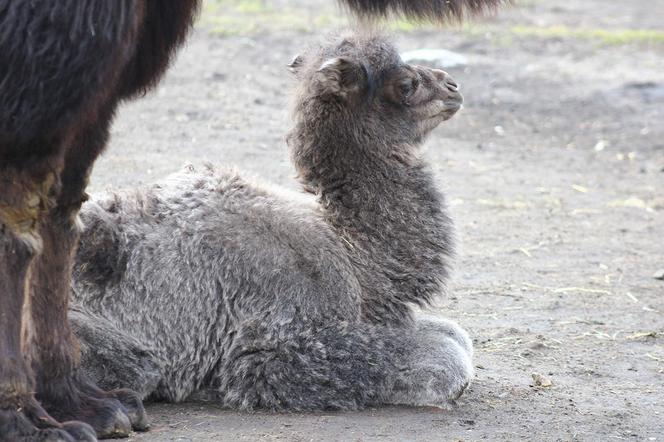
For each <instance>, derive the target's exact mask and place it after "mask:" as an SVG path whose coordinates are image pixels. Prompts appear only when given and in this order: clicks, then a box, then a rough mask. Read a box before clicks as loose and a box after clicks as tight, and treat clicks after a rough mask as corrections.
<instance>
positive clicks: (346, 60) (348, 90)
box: [70, 36, 473, 411]
mask: <svg viewBox="0 0 664 442" xmlns="http://www.w3.org/2000/svg"><path fill="white" fill-rule="evenodd" d="M291 69H292V70H293V71H294V72H295V73H296V76H297V78H298V82H299V91H298V93H297V95H296V101H295V120H296V124H295V127H294V129H293V130H292V132H291V133H290V135H289V137H288V144H289V146H290V149H291V155H292V161H293V163H294V165H295V167H296V169H297V171H298V174H299V178H300V180H301V181H302V183H303V186H304V188H305V189H306V190H307V191H308V192H310V193H313V194H315V195H316V197H317V204H316V203H315V202H314V200H313V198H312V199H311V201H310V202H308V201H307V198H304V197H302V196H301V197H299V198H294V197H287V196H285V193H284V192H278V193H275V192H273V191H271V190H270V188H269V187H261V186H259V185H255V184H252V183H250V182H247V181H244V180H243V179H242V178H240V177H239V176H237V175H236V174H234V173H226V174H220V173H217V172H215V171H214V170H213V169H212V168H211V167H209V168H207V169H205V170H202V171H197V170H194V169H193V168H191V167H190V168H187V169H186V170H184V171H183V172H181V173H176V174H174V175H171V176H170V177H168V178H167V179H165V180H164V181H162V182H160V183H158V184H155V185H152V186H149V187H145V188H143V189H141V190H138V191H133V192H126V193H112V194H109V195H105V196H101V197H97V198H95V199H94V200H93V201H92V202H89V203H87V204H86V205H85V207H84V208H83V212H82V219H83V222H84V224H85V225H86V228H85V231H84V233H83V235H82V239H81V245H80V249H79V251H78V256H77V262H76V266H75V271H74V275H75V276H74V279H75V284H74V296H73V299H74V303H75V304H76V306H75V307H74V309H73V310H72V311H71V314H70V317H71V319H72V322H73V324H74V326H75V330H76V332H77V334H78V336H79V338H80V339H81V342H82V345H83V357H84V360H83V366H84V367H85V368H86V369H87V370H88V371H89V372H90V374H91V375H92V376H93V377H94V378H96V379H98V380H99V382H100V383H101V384H103V385H107V386H108V385H122V386H126V387H131V388H133V389H135V390H136V391H139V392H140V393H141V394H143V395H144V396H151V397H153V398H155V399H163V400H169V401H179V400H183V399H186V398H191V397H201V396H202V395H204V396H205V397H207V398H210V397H213V398H214V399H215V400H216V401H218V402H219V403H221V404H222V405H225V406H228V407H232V408H238V409H254V408H266V409H271V410H291V411H294V410H316V409H346V410H348V409H357V408H362V407H365V406H368V405H378V404H411V405H436V406H444V405H446V404H447V403H448V402H449V401H452V400H454V399H456V398H458V397H459V395H460V394H461V393H462V392H463V391H464V389H465V388H466V386H467V385H468V383H469V382H470V380H471V378H472V376H473V368H472V363H471V358H472V344H471V341H470V339H469V338H468V335H467V334H466V332H465V331H464V330H462V329H461V328H460V327H459V326H457V325H456V324H454V323H453V322H449V321H444V320H436V319H432V318H428V319H418V320H417V321H415V320H413V318H412V312H411V306H412V305H426V304H427V303H428V302H429V301H430V300H431V299H432V297H433V296H434V295H436V294H437V293H439V292H441V291H442V290H443V288H444V287H443V285H444V283H445V280H446V279H447V273H448V265H449V263H448V262H449V259H450V255H451V253H452V241H451V222H450V219H449V217H448V215H447V214H446V212H445V207H444V202H443V197H442V195H441V193H440V192H439V191H438V189H437V188H436V186H435V184H434V179H433V177H432V174H431V172H430V171H429V170H428V168H427V167H426V165H425V164H424V162H423V161H422V160H421V159H420V158H419V155H418V149H417V146H418V145H419V144H420V143H421V142H422V140H423V139H424V138H425V137H426V135H427V134H429V133H430V132H431V130H432V129H434V128H435V127H436V126H437V125H438V124H439V123H441V122H442V121H444V120H447V119H449V118H450V117H452V115H454V114H455V113H456V111H457V110H458V109H459V108H460V106H461V103H462V97H461V95H460V94H459V92H458V88H457V84H456V83H455V82H454V80H452V79H451V77H450V76H449V75H448V74H447V73H445V72H443V71H440V70H435V69H427V68H423V67H419V66H410V65H407V64H405V63H403V62H402V61H401V59H400V57H399V54H398V52H397V51H396V50H395V48H394V47H393V46H392V45H391V43H390V42H389V41H387V40H386V39H385V38H383V37H377V36H366V37H360V36H349V37H346V38H337V39H334V41H332V42H330V43H329V44H325V45H323V46H322V47H320V48H318V49H317V50H314V51H310V53H309V54H308V55H306V56H303V57H296V59H295V60H294V61H293V63H292V64H291Z"/></svg>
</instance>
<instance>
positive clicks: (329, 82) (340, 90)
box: [316, 57, 364, 95]
mask: <svg viewBox="0 0 664 442" xmlns="http://www.w3.org/2000/svg"><path fill="white" fill-rule="evenodd" d="M316 73H317V74H318V82H319V86H320V87H321V88H322V89H323V91H324V92H327V93H330V94H338V95H348V94H350V93H353V92H357V91H359V90H360V89H361V88H362V83H363V81H364V76H363V74H362V67H361V66H360V65H358V64H357V63H355V62H354V61H352V60H350V59H349V58H346V57H335V58H331V59H329V60H326V61H324V62H323V64H321V65H320V67H319V68H318V70H317V71H316Z"/></svg>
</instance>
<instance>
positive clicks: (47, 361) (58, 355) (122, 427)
mask: <svg viewBox="0 0 664 442" xmlns="http://www.w3.org/2000/svg"><path fill="white" fill-rule="evenodd" d="M115 104H116V103H115V102H114V101H112V102H110V103H107V104H106V105H104V106H103V107H102V108H101V109H100V112H99V114H98V118H97V119H96V120H95V121H94V122H93V123H91V124H90V125H88V126H87V127H85V128H83V129H82V130H81V131H79V133H78V135H77V136H76V137H75V138H74V140H73V142H72V143H71V144H69V146H70V147H69V148H68V150H67V152H66V154H65V161H64V169H63V171H62V173H61V175H60V182H61V185H60V190H59V193H58V195H57V198H56V203H55V207H54V208H53V209H52V210H50V212H49V213H48V215H47V218H46V221H45V222H43V223H42V224H41V228H40V233H41V237H42V240H43V252H42V254H41V255H40V256H39V257H37V259H36V260H35V263H34V268H35V271H34V273H33V275H32V279H31V291H30V303H31V309H32V318H33V324H34V332H33V335H32V346H31V350H32V353H33V354H32V360H33V365H34V370H35V377H36V383H37V398H38V399H39V400H40V401H41V402H42V403H43V404H44V407H45V408H46V409H47V410H49V411H50V412H51V413H52V414H53V416H55V417H56V418H58V419H61V420H69V419H76V420H82V421H84V422H87V423H89V424H90V425H92V427H93V428H94V429H95V430H96V431H97V434H98V436H99V437H119V436H126V435H128V434H129V432H130V431H131V430H132V428H133V429H134V430H137V431H144V430H147V428H148V424H147V417H146V415H145V409H144V408H143V405H142V403H141V400H140V399H139V397H138V396H137V395H136V394H135V393H133V392H132V391H130V390H125V389H120V390H114V391H109V392H105V391H102V390H101V389H99V388H98V387H97V386H96V385H95V384H94V382H92V381H91V380H89V379H88V378H87V377H86V376H85V375H84V374H83V372H82V370H80V369H79V367H80V351H79V348H78V343H77V341H76V338H75V336H74V335H73V333H72V330H71V327H70V325H69V322H68V321H67V314H68V306H69V292H70V290H71V288H70V287H71V286H70V281H71V270H72V261H73V257H74V253H75V251H76V246H77V243H78V238H79V227H78V225H77V215H78V211H79V209H80V207H81V204H82V203H83V201H85V199H86V198H87V196H86V194H85V187H86V185H87V181H88V176H89V174H90V172H91V169H92V164H93V163H94V160H95V159H96V158H97V156H98V155H99V154H100V153H101V151H102V150H103V148H104V146H105V144H106V141H107V138H108V128H109V125H110V122H111V119H112V117H113V110H114V108H115Z"/></svg>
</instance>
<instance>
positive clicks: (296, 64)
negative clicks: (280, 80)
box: [288, 54, 304, 74]
mask: <svg viewBox="0 0 664 442" xmlns="http://www.w3.org/2000/svg"><path fill="white" fill-rule="evenodd" d="M303 64H304V57H303V56H301V55H299V54H298V55H296V56H295V57H293V59H292V60H291V62H290V63H288V70H289V71H291V72H292V73H293V74H297V73H298V72H299V70H300V68H301V67H302V65H303Z"/></svg>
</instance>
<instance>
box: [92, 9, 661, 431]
mask: <svg viewBox="0 0 664 442" xmlns="http://www.w3.org/2000/svg"><path fill="white" fill-rule="evenodd" d="M341 17H343V13H340V12H339V11H338V10H337V9H335V7H334V5H333V4H332V0H315V1H304V0H294V1H277V0H263V1H260V0H255V1H249V0H246V1H240V0H234V1H231V0H217V1H212V0H211V1H210V2H208V3H207V5H206V8H205V11H204V14H203V17H202V19H201V21H200V23H199V25H198V27H197V30H196V32H195V33H194V35H193V37H192V38H191V39H190V42H189V45H188V47H187V48H186V49H185V50H184V51H182V52H181V54H180V55H179V58H178V61H177V63H176V64H175V66H174V68H173V69H172V70H171V71H170V73H169V74H168V76H167V78H166V79H165V81H164V82H163V83H162V84H161V87H160V88H159V89H158V90H157V91H156V92H153V93H151V94H149V95H148V96H147V97H145V98H144V99H142V100H139V101H137V102H135V103H132V104H128V105H126V106H124V107H123V108H122V109H121V110H120V112H119V116H118V119H117V122H116V124H115V126H114V134H113V138H112V141H111V148H110V149H109V150H108V152H107V153H106V154H105V156H104V157H103V159H102V160H101V161H99V162H98V164H97V166H96V169H95V172H94V176H93V180H92V188H93V190H101V189H104V188H107V187H110V186H114V187H118V186H119V187H126V186H131V185H135V184H137V183H140V182H149V181H152V180H155V179H157V178H158V177H161V176H164V175H165V174H167V173H169V172H172V171H175V170H177V169H178V168H180V167H181V165H182V164H183V163H185V162H193V163H195V164H200V163H201V162H203V161H205V160H209V161H212V162H215V163H220V164H226V165H237V167H238V168H240V169H243V170H246V171H247V172H249V173H252V174H255V175H259V176H260V177H262V178H263V179H266V180H272V181H274V182H276V183H280V184H283V185H287V186H293V187H294V186H295V185H294V181H293V180H292V175H293V171H292V169H291V166H290V164H289V162H288V160H287V153H286V150H285V147H284V142H283V138H284V134H285V133H286V131H287V129H288V127H289V120H288V113H287V107H288V95H289V90H290V87H291V85H292V80H291V78H290V76H289V74H288V72H287V71H286V69H285V64H286V63H287V62H288V61H289V60H290V59H291V57H292V56H293V55H294V54H296V53H297V52H298V51H299V50H301V49H302V48H303V47H304V46H306V45H308V44H310V43H311V42H314V41H316V39H317V38H318V35H320V34H321V32H322V31H327V30H329V29H331V28H334V27H338V26H342V25H343V23H344V22H343V19H342V18H341ZM391 29H392V30H393V31H394V32H395V34H396V35H395V37H396V39H397V41H398V44H399V45H400V48H402V49H403V50H411V49H417V48H446V49H449V50H453V51H456V52H458V53H461V54H463V55H464V56H466V57H467V58H468V64H467V65H466V66H464V67H457V68H453V69H450V72H451V73H452V74H453V75H454V77H455V78H456V79H457V80H458V81H459V82H460V83H461V86H462V91H463V92H464V95H465V96H466V106H465V109H464V111H462V112H461V113H460V114H459V115H458V116H457V117H456V118H455V119H453V120H452V121H450V122H449V123H447V124H445V125H443V127H441V128H439V129H438V130H437V131H436V132H435V133H434V135H433V137H432V138H431V139H430V140H429V141H428V143H427V145H426V155H427V157H428V158H429V159H430V161H431V163H432V164H433V167H434V168H435V169H436V170H437V171H438V172H439V176H440V183H441V185H442V186H443V187H444V189H446V193H447V196H448V199H449V202H450V206H451V211H452V214H453V217H454V219H455V220H456V225H457V228H458V236H459V238H460V243H461V244H460V249H459V252H460V254H459V259H458V262H457V265H456V269H457V270H456V274H455V276H454V281H453V283H452V290H451V292H450V295H449V296H448V297H447V298H445V299H444V300H441V301H440V303H439V305H438V306H436V307H435V309H434V310H436V311H439V312H440V314H441V315H444V316H447V317H451V318H454V319H456V320H458V321H459V322H460V323H461V324H462V325H463V326H464V327H466V328H467V329H468V330H469V331H470V332H471V334H472V336H473V337H474V340H475V345H476V349H477V355H476V365H477V379H476V381H475V383H474V384H473V385H472V388H471V389H470V390H469V391H468V392H467V394H465V395H464V396H463V398H462V399H461V400H460V402H459V404H458V407H457V409H454V410H451V411H450V410H448V411H441V410H437V409H421V408H420V409H418V408H405V407H387V408H379V409H370V410H365V411H362V412H354V413H336V412H335V413H312V414H290V415H272V414H267V413H252V414H249V413H236V412H233V411H228V410H223V409H220V408H218V407H215V406H213V405H208V404H195V403H188V404H179V405H171V404H151V405H149V406H148V411H149V413H150V415H151V418H152V422H153V427H152V431H150V432H149V433H145V434H136V435H134V436H133V437H132V440H136V441H172V440H173V441H190V440H191V441H199V440H200V441H239V440H284V441H310V440H311V441H319V440H339V441H374V440H379V441H402V440H406V441H409V440H432V441H434V440H436V441H437V440H442V441H448V440H449V441H452V440H464V441H471V440H543V441H548V440H552V441H553V440H597V441H609V440H645V441H655V440H664V387H663V385H664V281H663V280H658V279H656V278H655V277H654V274H655V273H656V272H657V271H658V270H661V269H664V1H663V0H631V1H620V2H618V1H615V2H607V1H604V0H578V1H571V0H560V1H559V2H557V3H556V4H555V5H550V2H544V1H533V0H529V1H523V2H521V3H520V4H519V5H518V6H517V7H514V8H512V9H509V10H508V9H505V10H503V11H501V13H500V14H499V15H498V16H496V17H492V18H489V19H486V20H482V21H479V22H474V23H473V24H472V25H466V26H464V27H452V28H445V29H432V28H424V29H422V28H418V29H414V28H413V27H412V26H410V25H408V24H407V23H403V22H397V23H393V24H392V25H391ZM534 373H539V374H541V375H544V376H545V378H546V380H550V382H551V385H550V386H548V387H546V386H536V385H535V384H536V383H535V381H534V379H533V376H532V375H533V374H534ZM546 380H545V382H544V383H545V384H547V382H546Z"/></svg>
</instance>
